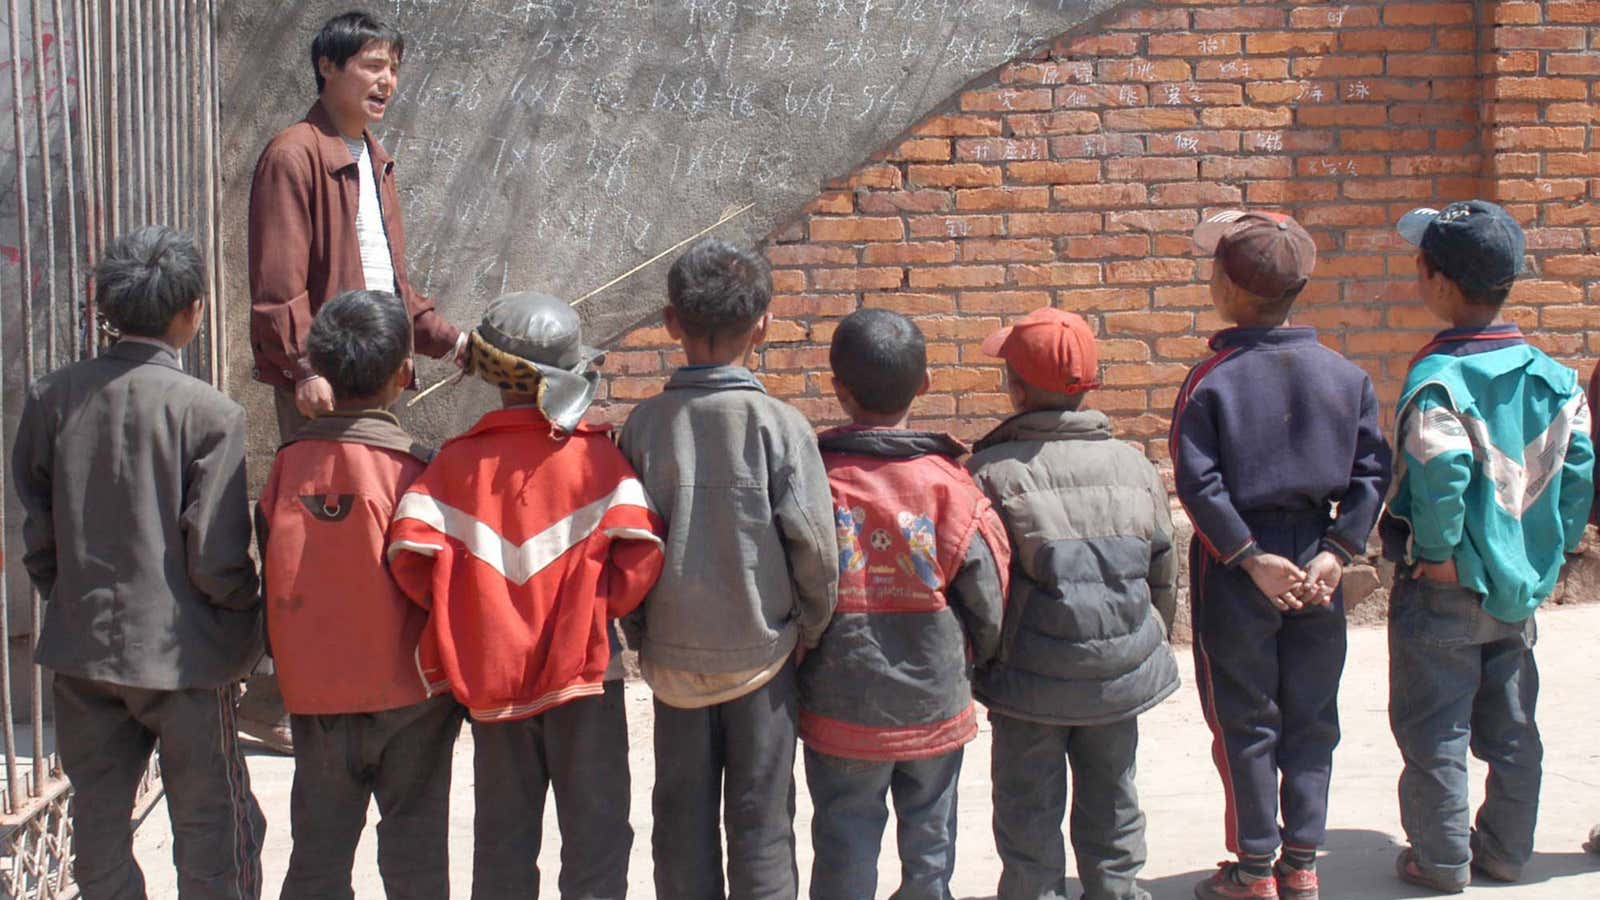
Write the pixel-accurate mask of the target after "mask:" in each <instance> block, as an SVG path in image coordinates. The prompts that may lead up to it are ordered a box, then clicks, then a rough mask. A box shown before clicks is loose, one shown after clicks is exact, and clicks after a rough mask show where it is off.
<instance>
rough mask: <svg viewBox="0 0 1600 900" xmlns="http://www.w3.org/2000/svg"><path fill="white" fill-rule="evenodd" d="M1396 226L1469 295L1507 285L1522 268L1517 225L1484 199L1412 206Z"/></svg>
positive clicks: (1401, 233) (1520, 235)
mask: <svg viewBox="0 0 1600 900" xmlns="http://www.w3.org/2000/svg"><path fill="white" fill-rule="evenodd" d="M1395 227H1396V228H1397V229H1398V230H1399V232H1400V236H1401V237H1403V238H1405V239H1406V240H1408V241H1410V242H1411V243H1413V244H1416V245H1417V246H1418V247H1421V248H1422V251H1423V252H1424V253H1426V254H1428V258H1429V259H1431V260H1433V262H1434V264H1435V265H1437V266H1438V267H1439V271H1441V272H1443V273H1444V274H1445V277H1447V278H1449V279H1450V280H1451V281H1454V282H1455V283H1456V284H1457V285H1458V286H1459V287H1460V288H1461V290H1463V291H1465V292H1466V293H1468V294H1487V293H1491V292H1493V291H1497V290H1504V289H1506V288H1509V287H1511V283H1512V282H1513V281H1516V280H1517V274H1518V273H1520V272H1521V271H1522V254H1523V251H1524V249H1525V243H1524V240H1523V236H1522V226H1521V225H1518V224H1517V220H1516V219H1513V218H1511V214H1510V213H1508V212H1506V211H1505V210H1503V209H1501V208H1500V207H1498V206H1496V205H1495V204H1493V203H1490V202H1489V201H1487V200H1458V201H1456V202H1455V203H1452V204H1450V205H1449V206H1446V207H1445V208H1444V209H1429V208H1427V207H1423V208H1422V209H1413V210H1412V211H1411V212H1408V213H1406V214H1405V215H1404V216H1401V217H1400V221H1399V222H1398V223H1396V225H1395Z"/></svg>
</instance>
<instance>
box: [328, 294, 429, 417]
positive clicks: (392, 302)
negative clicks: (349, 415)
mask: <svg viewBox="0 0 1600 900" xmlns="http://www.w3.org/2000/svg"><path fill="white" fill-rule="evenodd" d="M306 355H307V356H308V357H310V359H311V368H313V369H315V370H316V371H317V374H318V375H321V376H322V377H323V378H326V379H328V385H329V386H330V387H332V388H333V396H334V397H336V398H337V399H339V400H354V399H359V398H361V397H371V396H373V395H375V394H377V393H378V392H379V391H382V390H383V388H384V386H385V385H387V384H388V383H389V379H391V378H393V377H394V373H395V372H397V371H399V370H400V367H401V366H402V365H404V364H405V361H406V359H407V358H409V357H410V356H411V316H410V314H409V313H407V311H406V305H405V303H403V302H401V300H400V298H399V297H396V296H395V295H394V294H391V293H388V292H387V291H345V292H344V293H342V294H340V295H339V296H337V297H335V298H333V299H332V300H329V301H328V302H327V303H324V304H323V305H322V308H321V309H319V310H317V317H316V319H314V320H312V322H311V331H310V333H309V334H307V335H306Z"/></svg>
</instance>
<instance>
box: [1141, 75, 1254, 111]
mask: <svg viewBox="0 0 1600 900" xmlns="http://www.w3.org/2000/svg"><path fill="white" fill-rule="evenodd" d="M1150 90H1151V92H1152V93H1151V99H1152V102H1156V103H1160V104H1161V105H1163V106H1238V105H1239V104H1241V103H1243V102H1244V89H1243V88H1241V87H1240V86H1239V85H1237V84H1228V83H1225V82H1215V81H1205V82H1196V81H1186V82H1172V83H1170V84H1156V85H1151V87H1150Z"/></svg>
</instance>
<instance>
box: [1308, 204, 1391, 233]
mask: <svg viewBox="0 0 1600 900" xmlns="http://www.w3.org/2000/svg"><path fill="white" fill-rule="evenodd" d="M1295 218H1297V219H1299V220H1300V224H1301V225H1304V226H1306V227H1307V228H1311V227H1315V226H1318V225H1329V226H1351V225H1393V224H1394V223H1393V221H1392V220H1391V219H1390V218H1389V211H1388V210H1387V209H1385V208H1384V207H1382V206H1361V205H1358V204H1354V203H1346V204H1341V205H1339V206H1316V207H1312V208H1310V209H1305V210H1301V211H1299V213H1298V214H1297V215H1296V216H1295Z"/></svg>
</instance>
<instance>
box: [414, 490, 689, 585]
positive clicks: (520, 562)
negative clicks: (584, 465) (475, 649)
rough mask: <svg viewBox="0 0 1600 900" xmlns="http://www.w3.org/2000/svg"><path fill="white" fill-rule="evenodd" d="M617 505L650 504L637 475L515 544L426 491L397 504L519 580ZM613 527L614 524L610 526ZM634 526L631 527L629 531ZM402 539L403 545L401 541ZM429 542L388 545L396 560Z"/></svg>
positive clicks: (532, 573)
mask: <svg viewBox="0 0 1600 900" xmlns="http://www.w3.org/2000/svg"><path fill="white" fill-rule="evenodd" d="M618 506H638V507H643V508H644V509H650V498H649V497H648V496H646V495H645V492H644V486H643V485H642V484H640V483H639V481H638V479H636V478H629V479H626V480H624V481H623V482H622V483H620V484H618V485H617V488H616V490H614V491H612V492H611V493H610V494H608V495H606V496H604V497H601V498H600V499H599V500H596V501H594V502H593V503H590V504H589V505H588V506H585V507H583V508H581V509H578V510H577V511H575V512H573V513H572V514H571V515H569V516H567V517H566V518H564V519H562V520H560V521H559V522H556V523H554V524H552V525H550V526H548V527H546V528H545V529H544V530H543V531H541V532H539V533H538V534H536V535H534V536H533V537H531V538H528V539H527V540H526V541H523V542H522V543H521V544H513V543H511V542H510V541H508V540H506V539H505V538H504V537H503V536H501V534H500V533H499V532H497V531H495V530H494V529H493V528H491V527H489V525H487V524H486V523H484V522H483V521H482V520H480V519H478V518H476V517H474V516H473V515H471V514H470V513H466V512H462V511H461V510H459V509H456V508H455V507H453V506H450V505H449V504H446V503H441V502H439V501H438V500H437V499H435V498H433V497H430V496H428V495H427V494H423V493H409V494H406V495H405V497H404V498H402V499H401V501H400V506H399V507H398V508H396V509H395V513H394V518H395V520H396V521H399V520H401V519H415V520H416V521H418V522H421V523H422V524H424V525H427V526H428V527H429V528H432V529H434V530H435V531H439V532H442V533H444V534H445V535H448V536H449V537H453V538H455V539H456V540H458V541H460V542H461V543H462V544H463V545H465V546H466V548H467V552H469V553H471V554H472V555H473V556H476V557H477V558H478V559H480V560H483V561H484V562H485V563H488V564H489V565H491V566H493V567H494V569H495V571H497V572H499V573H500V574H501V575H503V576H505V578H506V580H508V581H511V582H512V583H514V584H519V585H521V584H527V583H528V579H530V578H532V577H533V576H535V575H537V574H539V572H541V571H543V570H544V568H545V567H546V566H548V565H550V564H551V563H553V562H555V561H556V560H558V559H560V558H561V556H562V554H564V553H566V552H567V551H568V550H571V549H572V548H573V547H576V546H577V545H578V544H580V543H582V542H583V541H584V540H585V539H587V538H588V537H589V535H591V534H593V533H594V530H595V529H596V528H598V527H600V520H601V519H603V518H605V515H606V513H607V512H609V511H611V510H612V509H613V508H615V507H618ZM608 530H611V529H608ZM631 531H634V529H630V532H631ZM626 537H628V538H636V539H645V538H648V539H649V540H652V541H655V542H656V543H658V544H659V543H661V539H660V538H658V537H656V536H655V535H654V534H652V533H650V532H648V531H640V532H639V533H636V534H635V533H629V534H627V535H626ZM402 544H403V545H404V546H402ZM425 546H426V545H418V544H415V543H412V542H404V541H397V542H395V543H394V544H393V545H391V546H390V547H389V558H390V559H393V558H394V557H395V555H396V554H398V553H399V552H400V551H402V550H415V551H421V552H426V551H423V550H422V548H423V547H425Z"/></svg>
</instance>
